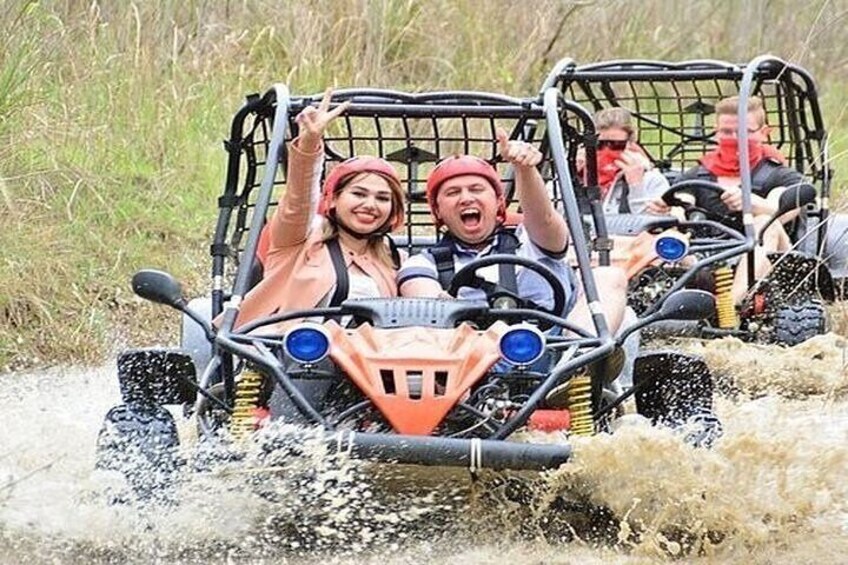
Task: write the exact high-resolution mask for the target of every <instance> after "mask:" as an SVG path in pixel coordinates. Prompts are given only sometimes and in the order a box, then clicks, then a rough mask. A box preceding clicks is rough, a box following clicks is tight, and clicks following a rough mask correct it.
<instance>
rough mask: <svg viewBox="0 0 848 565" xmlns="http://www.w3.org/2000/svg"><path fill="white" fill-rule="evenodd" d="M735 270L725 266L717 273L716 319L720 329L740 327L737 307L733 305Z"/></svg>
mask: <svg viewBox="0 0 848 565" xmlns="http://www.w3.org/2000/svg"><path fill="white" fill-rule="evenodd" d="M732 291H733V270H732V269H731V268H730V267H729V266H727V265H724V266H722V267H719V268H718V269H716V271H715V297H716V317H717V318H718V327H720V328H722V329H725V330H727V329H732V328H735V327H736V326H738V325H739V318H738V317H737V315H736V305H735V304H733V292H732Z"/></svg>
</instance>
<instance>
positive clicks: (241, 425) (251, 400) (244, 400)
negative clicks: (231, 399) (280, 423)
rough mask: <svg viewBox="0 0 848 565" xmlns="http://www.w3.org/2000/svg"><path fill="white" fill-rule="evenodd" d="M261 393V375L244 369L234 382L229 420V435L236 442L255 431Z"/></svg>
mask: <svg viewBox="0 0 848 565" xmlns="http://www.w3.org/2000/svg"><path fill="white" fill-rule="evenodd" d="M261 391H262V375H261V374H260V373H259V372H257V371H255V370H253V369H249V368H248V369H245V370H243V371H242V372H241V374H240V375H239V379H238V381H237V382H236V390H235V403H234V406H233V415H232V417H231V418H230V434H231V435H232V436H233V438H235V439H236V440H240V439H242V438H245V437H247V436H248V435H250V433H251V432H253V430H254V429H256V408H257V406H258V405H259V395H260V393H261Z"/></svg>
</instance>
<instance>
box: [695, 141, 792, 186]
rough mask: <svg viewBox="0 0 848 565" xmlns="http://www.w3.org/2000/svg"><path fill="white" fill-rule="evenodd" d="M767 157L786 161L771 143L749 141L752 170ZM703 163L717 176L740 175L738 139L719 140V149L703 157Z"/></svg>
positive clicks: (749, 158)
mask: <svg viewBox="0 0 848 565" xmlns="http://www.w3.org/2000/svg"><path fill="white" fill-rule="evenodd" d="M765 158H771V159H775V160H777V161H780V162H781V163H783V164H785V163H786V158H785V157H784V156H783V154H782V153H781V152H780V151H779V150H778V149H777V148H775V147H772V146H771V145H764V144H762V143H759V142H755V141H749V142H748V164H749V165H750V167H751V170H753V169H754V167H756V166H757V165H758V164H759V163H760V161H762V160H763V159H765ZM701 165H703V166H704V168H705V169H707V170H708V171H709V172H711V173H712V174H714V175H715V176H717V177H738V176H739V175H740V174H741V173H740V167H739V147H738V145H737V143H736V139H734V138H732V137H729V138H726V139H721V140H719V142H718V149H715V150H713V151H710V152H709V153H707V154H705V155H704V156H703V157H701Z"/></svg>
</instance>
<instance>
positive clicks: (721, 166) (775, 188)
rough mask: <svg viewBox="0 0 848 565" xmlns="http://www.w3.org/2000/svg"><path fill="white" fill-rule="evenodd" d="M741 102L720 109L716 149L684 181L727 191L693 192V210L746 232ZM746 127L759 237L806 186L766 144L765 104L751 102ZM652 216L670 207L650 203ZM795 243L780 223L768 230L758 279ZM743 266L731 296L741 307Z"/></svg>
mask: <svg viewBox="0 0 848 565" xmlns="http://www.w3.org/2000/svg"><path fill="white" fill-rule="evenodd" d="M738 105H739V97H737V96H733V97H731V98H725V99H723V100H721V101H719V103H718V104H716V107H715V112H716V114H715V115H716V134H715V140H716V142H718V147H717V148H716V149H714V150H713V151H710V152H709V153H707V154H705V155H704V156H703V157H701V159H700V165H698V166H697V167H694V168H692V169H689V170H688V171H686V172H685V173H684V174H683V175H682V176H681V177H680V181H686V180H693V179H699V180H706V181H711V182H714V183H717V184H719V185H720V186H721V187H722V188H724V192H722V193H721V194H717V193H716V192H713V191H710V190H706V189H700V190H699V189H697V188H696V189H694V191H693V193H694V197H695V205H696V206H698V207H700V208H703V209H705V210H707V211H709V212H712V213H713V214H715V215H716V216H717V217H720V218H722V220H721V221H722V223H724V224H726V225H728V226H731V227H733V228H735V229H736V230H738V231H740V232H741V231H744V226H743V223H742V188H741V179H740V176H741V167H740V164H739V147H738V143H737V138H736V133H737V130H738V127H739V118H738V117H737V108H738ZM745 127H747V129H748V162H749V165H750V168H751V209H752V212H753V216H754V225H755V230H756V231H757V233H759V231H760V229H762V226H763V225H765V223H766V222H767V221H768V219H769V218H770V217H771V216H772V215H773V214H774V213H775V212H776V211H777V208H778V202H779V199H780V195H781V194H782V193H783V191H784V190H785V189H786V188H788V187H793V186H798V185H800V184H803V183H804V182H805V181H804V177H803V175H802V174H801V173H799V172H798V171H796V170H795V169H792V168H791V167H788V166H786V164H785V163H786V160H785V158H784V157H783V155H782V154H781V153H780V151H778V150H777V149H776V148H774V147H772V146H771V145H768V144H767V142H768V135H769V131H770V129H769V126H768V125H767V124H766V113H765V109H764V108H763V102H762V100H761V99H759V98H757V97H755V96H752V97H751V98H749V99H748V115H747V123H746V124H745ZM647 210H648V211H649V212H652V213H658V214H666V213H668V211H669V208H668V206H667V205H666V204H665V202H663V201H662V199H660V198H657V199H654V200H652V201H651V202H650V203H649V204H648V207H647ZM795 215H797V212H795V213H791V212H790V213H789V214H787V215H785V216H783V217H781V220H782V221H784V222H785V221H789V220H790V219H792V217H794V216H795ZM790 247H791V242H790V240H789V236H788V235H787V234H786V231H785V230H784V229H783V226H782V224H781V222H775V223H773V224H772V225H771V226H770V227H769V228H768V230H767V231H766V233H765V235H764V238H763V245H762V247H757V248H756V249H755V250H754V251H755V263H754V270H755V273H754V274H755V277H756V278H757V279H760V278H762V277H764V276H765V275H766V274H768V272H769V271H770V270H771V263H770V262H769V261H768V258H767V254H768V253H769V252H775V251H786V250H788V249H789V248H790ZM745 264H746V263H745V262H744V261H743V262H742V263H740V268H737V271H736V277H735V280H734V286H733V295H734V297H735V298H736V300H737V302H738V301H740V300H741V299H742V298H743V297H744V296H745V294H746V293H747V290H748V288H747V280H748V277H747V271H746V267H745Z"/></svg>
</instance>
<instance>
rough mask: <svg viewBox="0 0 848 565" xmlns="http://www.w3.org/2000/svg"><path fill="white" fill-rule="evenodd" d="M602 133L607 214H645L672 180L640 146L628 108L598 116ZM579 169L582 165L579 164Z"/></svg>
mask: <svg viewBox="0 0 848 565" xmlns="http://www.w3.org/2000/svg"><path fill="white" fill-rule="evenodd" d="M595 127H596V128H597V131H598V154H597V158H598V186H599V187H600V189H601V200H602V202H603V207H604V213H606V214H642V213H644V212H645V211H646V208H647V207H648V204H649V203H650V202H651V201H652V200H653V199H655V198H659V197H660V196H661V195H662V194H663V193H664V192H665V191H666V190H668V180H666V178H665V177H664V176H663V175H662V173H660V172H659V171H657V170H656V169H654V166H653V163H651V160H650V159H649V158H648V156H647V155H646V154H645V151H644V150H643V149H642V148H641V147H639V145H638V144H637V143H636V128H635V127H634V125H633V119H632V116H631V115H630V112H629V111H628V110H627V109H625V108H617V107H616V108H605V109H603V110H601V111H599V112H598V113H597V114H595ZM578 166H579V164H578Z"/></svg>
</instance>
